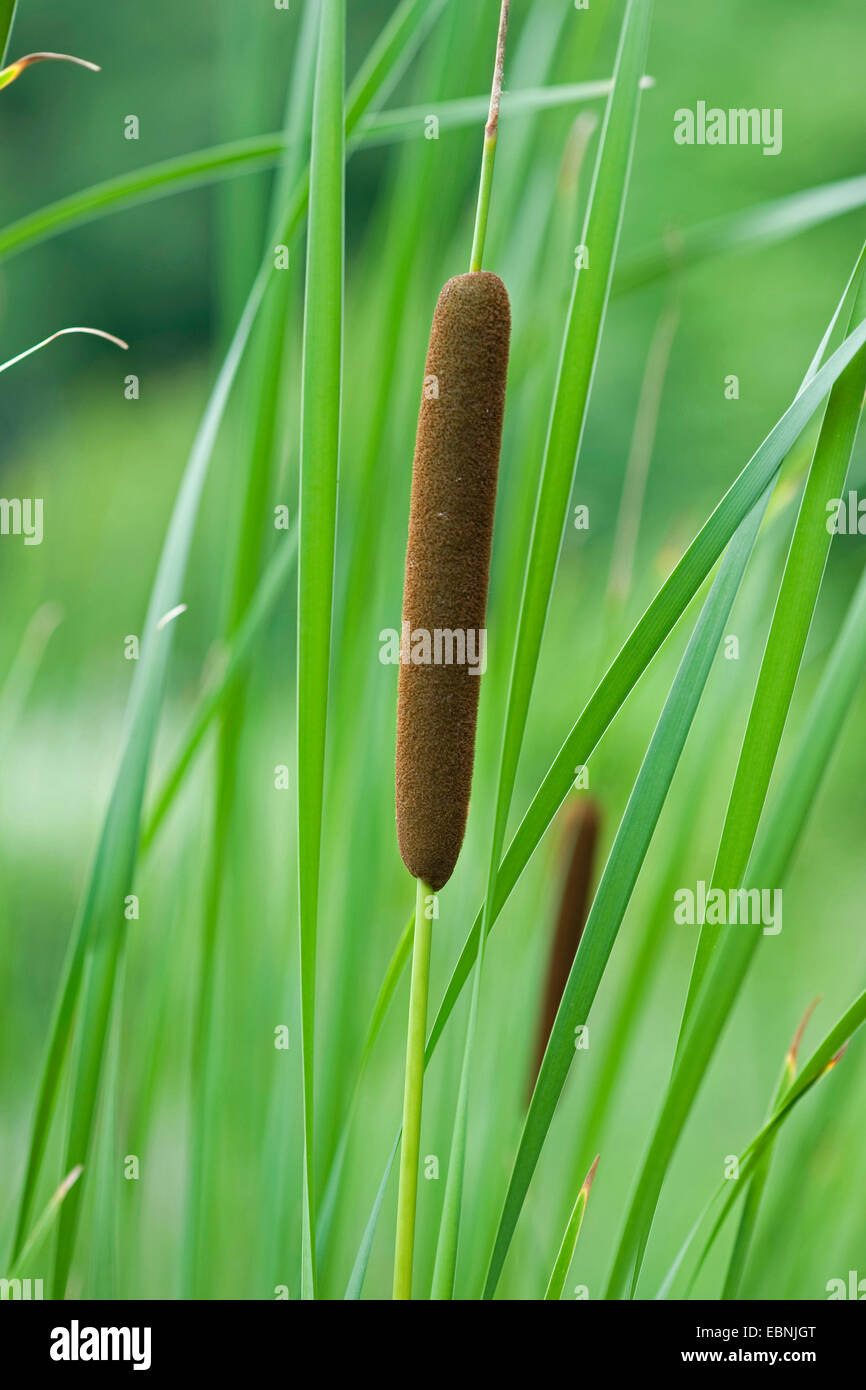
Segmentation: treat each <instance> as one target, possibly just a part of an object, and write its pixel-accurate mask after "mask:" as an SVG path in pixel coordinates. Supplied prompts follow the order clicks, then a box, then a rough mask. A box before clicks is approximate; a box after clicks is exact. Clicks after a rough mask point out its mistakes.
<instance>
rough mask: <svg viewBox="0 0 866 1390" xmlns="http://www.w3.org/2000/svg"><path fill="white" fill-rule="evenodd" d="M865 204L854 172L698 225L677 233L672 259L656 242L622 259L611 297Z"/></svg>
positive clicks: (864, 179)
mask: <svg viewBox="0 0 866 1390" xmlns="http://www.w3.org/2000/svg"><path fill="white" fill-rule="evenodd" d="M864 203H866V175H864V174H857V175H855V177H853V178H850V179H839V180H837V181H835V182H834V183H825V184H819V185H818V186H817V187H815V188H806V189H801V190H800V191H799V192H798V193H789V194H787V195H786V196H785V197H783V198H774V199H773V200H772V201H771V202H766V203H759V204H758V205H757V206H756V207H751V208H746V209H745V210H744V211H743V212H735V213H728V214H726V215H725V216H723V217H717V218H714V219H713V220H712V221H710V222H701V223H699V224H698V225H697V226H696V227H688V228H686V229H685V230H684V231H683V232H682V233H681V234H680V239H679V241H678V245H677V249H676V254H675V255H674V256H672V255H671V250H670V247H669V245H667V244H666V243H664V242H660V243H658V244H656V245H654V246H648V247H645V248H644V249H643V250H640V251H635V252H633V253H632V255H630V256H627V257H625V258H624V259H623V261H622V264H621V265H620V267H619V269H618V271H617V275H616V280H615V281H614V293H615V294H627V293H628V292H629V291H630V290H636V289H641V288H642V287H643V286H644V285H649V284H652V283H653V282H654V281H656V280H659V279H661V278H663V277H664V276H666V275H668V274H670V272H671V270H672V269H674V268H676V269H677V270H681V269H685V268H687V267H689V266H692V265H699V264H700V263H701V262H702V261H705V260H707V259H709V258H712V257H715V256H719V255H723V254H725V253H727V252H732V251H740V250H744V249H752V248H754V247H757V246H769V245H774V244H775V243H777V242H781V241H786V240H787V239H788V238H789V237H792V236H796V235H798V233H800V232H805V231H808V230H809V229H810V228H811V227H818V226H821V225H822V224H823V223H824V222H828V221H831V220H832V219H833V218H836V217H842V216H844V214H845V213H846V212H854V211H855V210H856V209H857V208H862V207H863V205H864Z"/></svg>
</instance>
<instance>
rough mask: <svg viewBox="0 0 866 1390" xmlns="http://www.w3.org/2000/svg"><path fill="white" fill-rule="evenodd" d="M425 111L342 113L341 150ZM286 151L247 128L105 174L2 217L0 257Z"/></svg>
mask: <svg viewBox="0 0 866 1390" xmlns="http://www.w3.org/2000/svg"><path fill="white" fill-rule="evenodd" d="M609 86H610V83H609V82H608V81H607V80H606V79H603V80H601V81H599V82H587V83H572V84H569V85H566V86H560V87H549V88H532V89H528V90H526V91H524V92H514V93H512V94H511V97H510V98H509V99H508V100H507V101H506V102H505V103H504V107H503V109H504V111H505V114H506V117H507V116H508V114H509V113H512V114H513V115H515V116H516V115H518V114H529V113H531V112H533V111H543V110H549V109H553V108H555V107H559V106H571V105H577V104H580V103H582V102H585V101H592V100H596V99H598V98H599V97H601V96H603V95H604V93H605V92H606V91H607V90H609ZM489 100H490V98H489V97H468V98H467V97H464V98H459V99H455V100H452V101H447V102H442V103H437V105H436V115H437V118H438V120H439V126H440V130H461V129H464V128H465V127H467V126H470V125H473V124H474V123H475V122H476V121H477V119H478V109H479V107H483V114H486V111H487V104H488V103H489ZM355 105H357V101H356V103H355ZM427 114H429V103H428V105H427V106H423V107H422V106H417V107H416V106H412V107H406V108H400V109H396V108H395V109H394V110H393V111H385V112H381V113H378V114H371V115H370V116H369V117H367V118H366V119H365V121H364V124H363V127H362V128H361V129H360V130H355V128H354V127H353V125H352V122H351V120H350V119H348V118H347V121H346V133H347V138H348V137H352V138H350V139H349V143H348V146H347V155H351V154H354V153H355V152H356V151H357V150H358V149H361V148H367V147H368V146H371V145H389V144H394V143H395V142H397V141H401V140H409V139H412V138H413V137H415V136H417V134H418V131H419V129H423V122H424V117H425V116H426V115H427ZM483 114H482V119H483ZM286 150H287V144H286V137H285V135H284V134H282V133H280V132H276V133H274V134H268V135H255V136H250V137H248V138H246V139H244V140H231V141H227V142H225V143H224V144H221V145H214V146H212V147H210V148H208V149H204V150H196V151H194V152H193V153H192V154H186V155H178V156H177V157H176V158H173V159H165V160H161V161H160V162H159V163H157V164H149V165H146V166H145V167H144V168H142V169H136V170H134V171H133V172H132V173H130V174H119V175H117V176H116V177H115V178H110V179H105V180H103V181H102V182H100V183H96V184H93V185H92V186H91V187H90V188H85V189H82V190H81V191H80V192H78V193H72V194H70V195H69V196H68V197H65V198H59V199H58V200H57V201H56V202H54V203H49V204H48V205H47V207H44V208H39V209H38V210H37V211H36V212H32V213H27V214H26V215H25V216H24V217H21V218H19V219H18V220H17V221H16V222H11V223H9V225H8V226H6V227H4V228H3V229H2V231H0V261H5V260H9V259H10V258H11V257H12V256H16V255H18V254H20V253H21V252H22V251H27V250H29V249H30V248H31V247H33V246H37V245H38V244H39V243H40V242H43V241H49V240H51V238H52V237H55V236H61V235H63V233H64V232H67V231H72V230H74V229H75V228H77V227H83V226H86V225H87V224H88V223H90V222H95V221H98V220H99V219H100V218H102V217H107V216H109V215H110V214H111V213H115V212H124V211H126V210H128V209H130V208H135V207H141V206H143V205H144V204H146V203H150V202H153V201H154V200H155V199H158V198H166V197H169V196H171V195H172V194H175V193H186V192H189V191H191V190H192V189H194V188H204V187H207V186H209V185H210V184H213V183H217V182H219V181H220V180H222V179H228V178H236V177H240V176H241V175H243V174H255V173H258V172H260V171H261V170H263V169H270V168H273V167H274V165H277V164H280V163H281V161H282V160H283V159H284V158H285V155H286Z"/></svg>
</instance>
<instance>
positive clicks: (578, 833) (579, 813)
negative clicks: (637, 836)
mask: <svg viewBox="0 0 866 1390" xmlns="http://www.w3.org/2000/svg"><path fill="white" fill-rule="evenodd" d="M600 828H601V813H600V811H599V808H598V806H597V804H596V803H595V802H594V801H593V800H591V799H590V798H589V797H586V798H581V799H580V800H579V801H577V802H575V803H574V805H573V806H571V807H570V808H569V815H568V817H567V819H566V825H565V832H564V840H565V843H566V849H567V854H568V867H567V869H566V873H565V880H564V882H563V886H562V897H561V898H560V902H559V912H558V914H557V918H556V926H555V928H554V932H553V940H552V942H551V947H550V958H549V960H548V965H547V979H546V982H545V987H544V998H543V1002H542V1006H541V1012H540V1014H539V1018H538V1033H537V1036H536V1042H535V1053H534V1056H533V1061H532V1069H531V1072H530V1077H529V1088H528V1097H529V1098H531V1096H532V1092H533V1090H534V1089H535V1083H536V1081H537V1080H538V1073H539V1071H540V1070H541V1063H542V1060H543V1058H544V1053H545V1051H546V1049H547V1044H548V1042H549V1040H550V1034H551V1033H552V1031H553V1024H554V1022H555V1019H556V1015H557V1012H558V1010H559V1005H560V1003H561V1001H562V996H563V994H564V992H565V986H566V984H567V983H568V977H569V975H570V973H571V967H572V965H573V964H574V958H575V956H576V955H577V948H578V946H579V945H580V938H581V937H582V935H583V929H584V927H585V926H586V918H587V913H588V911H589V902H590V894H591V891H592V884H593V877H594V868H595V857H596V848H597V845H598V836H599V830H600Z"/></svg>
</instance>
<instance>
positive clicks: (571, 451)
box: [487, 0, 652, 912]
mask: <svg viewBox="0 0 866 1390" xmlns="http://www.w3.org/2000/svg"><path fill="white" fill-rule="evenodd" d="M651 8H652V7H651V3H650V0H628V4H627V5H626V10H625V15H624V17H623V22H622V29H621V32H620V42H619V49H618V52H617V57H616V65H615V69H614V78H613V81H614V86H613V90H612V92H611V95H610V97H609V99H608V103H607V108H606V111H605V118H604V124H603V127H602V132H601V138H600V142H599V150H598V156H597V160H596V166H595V172H594V176H593V185H592V190H591V193H590V198H589V207H588V210H587V216H586V222H585V226H584V230H583V235H582V237H581V244H582V246H584V247H585V248H587V252H588V255H589V256H590V258H591V259H590V263H589V266H588V267H584V266H580V265H579V268H578V269H577V271H576V274H575V278H574V285H573V289H572V297H571V303H570V306H569V311H568V316H567V321H566V325H565V332H564V336H563V342H562V355H561V359H560V366H559V375H558V379H557V383H556V389H555V392H554V398H553V405H552V408H551V413H550V423H549V426H548V436H547V444H546V446H545V451H544V459H543V462H542V467H541V476H540V478H539V483H538V492H537V497H536V503H535V517H534V520H533V526H532V538H531V541H530V545H529V552H528V555H527V559H526V567H525V572H524V588H523V598H522V601H521V605H520V613H519V617H518V620H517V630H516V635H515V639H514V656H513V664H512V672H511V681H510V685H509V692H508V701H507V706H506V714H505V729H504V733H503V739H502V753H501V757H500V762H499V772H498V777H497V791H496V803H495V812H494V825H493V835H492V844H491V857H490V869H489V873H488V883H487V904H488V912H489V911H490V908H491V906H492V896H493V886H494V882H495V878H496V874H497V871H498V868H499V863H500V859H501V857H502V848H503V846H504V843H505V834H506V828H507V823H508V815H509V811H510V808H511V800H512V795H513V791H514V782H515V779H516V776H517V763H518V759H519V757H520V749H521V747H522V744H523V733H524V729H525V727H526V719H527V715H528V712H529V703H530V699H531V696H532V688H533V685H534V683H535V672H536V667H537V664H538V658H539V654H540V651H541V642H542V637H543V635H544V627H545V623H546V619H547V610H548V607H549V604H550V595H551V592H552V589H553V580H554V575H555V573H556V568H557V564H558V561H559V554H560V550H561V548H562V540H563V536H564V534H565V526H566V518H567V510H568V502H569V497H570V495H571V489H572V486H573V483H574V477H575V471H576V468H577V463H578V458H579V454H580V446H581V441H582V438H583V430H584V425H585V422H586V411H587V405H588V402H589V396H590V392H591V389H592V382H593V377H594V374H595V366H596V362H597V359H598V352H599V347H600V343H601V335H602V330H603V327H604V320H605V314H606V310H607V302H608V296H609V293H610V283H611V278H612V274H613V265H614V260H615V258H616V248H617V243H618V240H619V233H620V228H621V226H622V218H623V213H624V210H625V199H626V193H627V190H628V181H629V174H630V171H631V161H632V154H633V150H634V143H635V138H636V133H637V118H638V111H639V106H640V81H641V78H642V77H643V74H644V66H645V61H646V52H647V45H648V41H649V23H650V13H651Z"/></svg>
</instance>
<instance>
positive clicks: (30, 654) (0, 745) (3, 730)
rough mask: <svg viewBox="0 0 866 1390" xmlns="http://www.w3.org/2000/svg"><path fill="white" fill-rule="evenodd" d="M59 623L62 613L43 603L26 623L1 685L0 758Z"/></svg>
mask: <svg viewBox="0 0 866 1390" xmlns="http://www.w3.org/2000/svg"><path fill="white" fill-rule="evenodd" d="M62 621H63V613H62V611H61V609H60V608H59V607H58V606H57V604H56V603H43V604H42V606H41V607H40V608H37V610H36V612H35V613H34V614H33V617H32V618H31V619H30V622H29V623H28V624H27V628H26V630H25V632H24V636H23V637H22V638H21V643H20V646H19V647H18V650H17V652H16V653H15V658H14V660H13V662H12V665H11V666H10V668H9V671H8V673H7V675H6V679H5V680H4V682H3V685H2V686H0V759H2V758H3V756H4V754H5V752H6V749H7V747H8V744H9V739H10V738H11V736H12V733H13V730H14V729H15V726H16V724H17V723H18V720H19V719H20V718H21V714H22V712H23V710H24V706H25V705H26V703H27V697H28V696H29V694H30V690H31V688H32V686H33V682H34V680H35V679H36V675H37V672H38V670H39V667H40V666H41V664H42V658H43V656H44V655H45V648H46V647H47V646H48V643H49V642H50V641H51V638H52V636H53V634H54V632H55V631H56V629H57V628H58V626H59V625H60V623H61V622H62Z"/></svg>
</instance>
